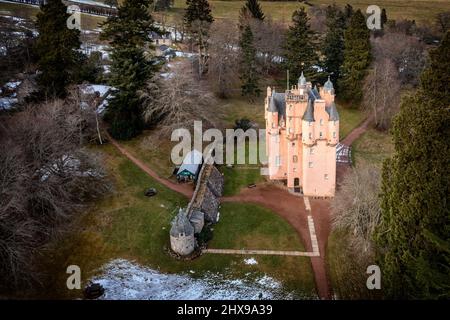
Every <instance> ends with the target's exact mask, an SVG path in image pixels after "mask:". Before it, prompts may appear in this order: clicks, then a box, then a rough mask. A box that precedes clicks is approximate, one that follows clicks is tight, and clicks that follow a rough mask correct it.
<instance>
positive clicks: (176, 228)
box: [170, 209, 194, 237]
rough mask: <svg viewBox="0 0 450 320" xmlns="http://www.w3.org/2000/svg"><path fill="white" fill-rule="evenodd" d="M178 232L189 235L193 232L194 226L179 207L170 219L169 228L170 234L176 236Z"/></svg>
mask: <svg viewBox="0 0 450 320" xmlns="http://www.w3.org/2000/svg"><path fill="white" fill-rule="evenodd" d="M180 234H184V235H185V236H190V235H193V234H194V227H193V226H192V225H191V223H190V222H189V220H188V218H187V216H186V213H185V212H184V211H183V210H182V209H180V211H179V212H178V214H177V215H176V216H175V219H174V220H173V221H172V227H171V228H170V235H171V236H173V237H178V236H179V235H180Z"/></svg>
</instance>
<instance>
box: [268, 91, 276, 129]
mask: <svg viewBox="0 0 450 320" xmlns="http://www.w3.org/2000/svg"><path fill="white" fill-rule="evenodd" d="M275 94H276V92H275V89H274V90H273V91H272V96H270V97H269V98H268V99H269V106H268V108H267V111H268V114H267V120H268V125H269V128H268V129H269V130H270V133H272V134H275V133H277V132H278V120H279V119H278V108H277V106H276V105H275Z"/></svg>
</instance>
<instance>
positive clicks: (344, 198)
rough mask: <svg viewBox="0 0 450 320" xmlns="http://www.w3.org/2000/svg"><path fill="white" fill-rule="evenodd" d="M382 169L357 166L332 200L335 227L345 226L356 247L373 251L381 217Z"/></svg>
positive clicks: (366, 252)
mask: <svg viewBox="0 0 450 320" xmlns="http://www.w3.org/2000/svg"><path fill="white" fill-rule="evenodd" d="M379 190H380V172H379V170H378V169H376V168H374V167H367V166H363V167H356V168H354V169H352V171H351V172H350V173H349V174H347V175H346V176H345V178H344V181H343V182H342V185H341V186H340V188H339V189H338V191H337V193H336V196H335V198H334V199H333V202H332V206H331V208H332V211H333V215H334V217H333V227H334V228H335V229H340V230H345V231H346V232H348V234H349V241H350V244H351V245H352V247H353V248H354V249H355V251H357V252H360V253H361V254H367V255H369V254H370V252H371V250H372V235H373V233H374V230H375V228H376V226H377V225H378V223H379V219H380V212H381V208H380V200H379V197H378V195H379Z"/></svg>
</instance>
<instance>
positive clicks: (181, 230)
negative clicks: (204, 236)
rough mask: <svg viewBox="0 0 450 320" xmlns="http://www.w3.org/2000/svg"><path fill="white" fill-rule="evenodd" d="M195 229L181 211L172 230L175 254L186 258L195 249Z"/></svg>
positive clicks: (171, 238)
mask: <svg viewBox="0 0 450 320" xmlns="http://www.w3.org/2000/svg"><path fill="white" fill-rule="evenodd" d="M194 231H195V230H194V227H193V226H192V225H191V223H190V222H189V220H188V218H187V216H186V213H185V212H184V211H183V210H182V209H180V211H179V212H178V214H177V215H176V217H175V219H174V220H173V222H172V227H171V228H170V247H171V248H172V250H173V251H174V252H175V253H178V254H179V255H182V256H186V255H189V254H191V253H192V252H193V251H194V249H195V238H194Z"/></svg>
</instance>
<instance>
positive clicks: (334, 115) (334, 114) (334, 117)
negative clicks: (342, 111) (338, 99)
mask: <svg viewBox="0 0 450 320" xmlns="http://www.w3.org/2000/svg"><path fill="white" fill-rule="evenodd" d="M326 111H327V112H328V114H329V115H330V121H338V120H339V113H338V111H337V108H336V104H335V103H334V101H333V102H332V103H331V105H330V106H329V107H327V108H326Z"/></svg>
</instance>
